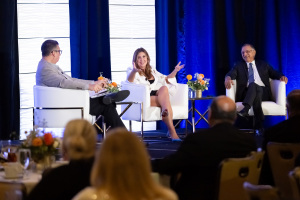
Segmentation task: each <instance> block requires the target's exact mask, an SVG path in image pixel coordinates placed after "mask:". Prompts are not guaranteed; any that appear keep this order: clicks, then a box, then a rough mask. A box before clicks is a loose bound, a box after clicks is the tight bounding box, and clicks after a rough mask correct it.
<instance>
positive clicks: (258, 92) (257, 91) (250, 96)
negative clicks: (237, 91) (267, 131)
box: [243, 83, 265, 129]
mask: <svg viewBox="0 0 300 200" xmlns="http://www.w3.org/2000/svg"><path fill="white" fill-rule="evenodd" d="M264 88H265V87H262V86H259V85H257V84H256V83H250V84H249V86H248V88H247V91H246V94H245V97H244V101H243V105H245V104H248V105H249V106H250V107H251V106H253V112H254V120H255V123H254V128H256V129H259V128H262V125H263V120H264V119H265V116H264V113H263V110H262V107H261V103H262V100H263V98H265V97H264V95H263V94H264Z"/></svg>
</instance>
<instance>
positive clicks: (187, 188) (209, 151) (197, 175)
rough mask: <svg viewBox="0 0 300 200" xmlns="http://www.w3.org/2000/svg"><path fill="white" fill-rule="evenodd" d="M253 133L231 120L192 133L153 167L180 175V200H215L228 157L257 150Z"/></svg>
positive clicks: (177, 186)
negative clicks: (176, 148)
mask: <svg viewBox="0 0 300 200" xmlns="http://www.w3.org/2000/svg"><path fill="white" fill-rule="evenodd" d="M256 150H257V146H256V142H255V139H254V137H253V136H252V135H249V134H246V133H244V132H241V131H240V130H238V129H237V128H235V127H234V126H233V125H231V124H229V123H221V124H217V125H215V126H214V127H212V128H209V129H205V130H201V131H198V132H196V133H195V134H190V135H188V136H187V137H186V139H185V140H184V141H183V142H182V144H181V146H180V147H179V149H178V150H177V152H176V153H174V154H172V155H170V156H168V157H166V158H164V159H161V160H154V161H152V169H153V171H155V172H159V173H162V174H168V175H175V174H177V173H181V177H180V179H179V180H178V182H177V183H176V185H175V186H174V190H175V191H176V192H177V194H178V196H179V199H181V200H194V199H205V200H210V199H214V198H215V195H216V192H217V191H216V189H217V184H218V176H217V174H218V169H219V164H220V163H221V161H222V160H224V159H225V158H239V157H245V156H247V155H248V154H249V153H250V152H251V151H256Z"/></svg>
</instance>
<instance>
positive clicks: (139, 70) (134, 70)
mask: <svg viewBox="0 0 300 200" xmlns="http://www.w3.org/2000/svg"><path fill="white" fill-rule="evenodd" d="M132 65H133V69H132V71H133V72H141V71H142V70H141V69H138V68H137V67H136V66H135V62H132Z"/></svg>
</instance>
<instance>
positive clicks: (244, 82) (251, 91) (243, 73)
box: [225, 44, 288, 131]
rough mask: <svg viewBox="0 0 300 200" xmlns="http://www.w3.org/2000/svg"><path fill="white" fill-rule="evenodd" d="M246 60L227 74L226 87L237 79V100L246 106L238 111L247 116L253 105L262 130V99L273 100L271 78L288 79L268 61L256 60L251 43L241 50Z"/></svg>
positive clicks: (259, 127)
mask: <svg viewBox="0 0 300 200" xmlns="http://www.w3.org/2000/svg"><path fill="white" fill-rule="evenodd" d="M241 54H242V57H243V59H244V61H242V62H238V63H237V64H235V65H234V67H233V68H232V69H231V70H230V71H229V72H228V73H227V74H226V76H225V87H226V88H227V89H230V88H231V85H233V81H232V80H236V84H237V87H236V88H237V89H236V90H237V91H236V101H242V102H243V105H244V108H243V109H242V110H241V111H240V112H239V113H238V114H239V115H240V116H242V117H247V116H248V112H249V110H250V108H251V106H253V112H254V116H255V117H254V119H255V127H254V128H255V129H258V130H260V131H262V128H263V120H264V113H263V111H262V107H261V103H262V101H271V100H272V93H271V88H270V81H269V79H270V78H271V79H276V80H281V81H284V82H285V83H287V81H288V79H287V77H285V76H284V75H283V74H282V73H280V72H278V71H276V70H274V69H273V68H272V67H271V66H270V65H269V64H268V63H266V62H264V61H259V60H255V54H256V51H255V49H254V47H253V46H252V45H251V44H244V45H243V46H242V50H241Z"/></svg>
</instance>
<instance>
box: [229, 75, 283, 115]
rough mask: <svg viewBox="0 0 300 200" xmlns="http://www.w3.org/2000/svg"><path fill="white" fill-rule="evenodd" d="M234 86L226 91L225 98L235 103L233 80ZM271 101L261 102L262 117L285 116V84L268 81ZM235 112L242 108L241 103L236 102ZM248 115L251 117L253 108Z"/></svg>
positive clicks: (277, 81)
mask: <svg viewBox="0 0 300 200" xmlns="http://www.w3.org/2000/svg"><path fill="white" fill-rule="evenodd" d="M233 82H234V85H232V86H231V88H230V89H226V96H228V97H230V98H231V99H232V100H233V101H235V94H236V80H233ZM270 86H271V91H272V100H273V101H263V102H262V110H263V113H264V115H274V116H286V84H285V82H282V81H279V80H272V79H270ZM236 108H237V111H240V110H242V109H243V108H244V106H243V104H242V102H236ZM249 115H250V116H253V115H254V113H253V108H252V107H251V109H250V110H249Z"/></svg>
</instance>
